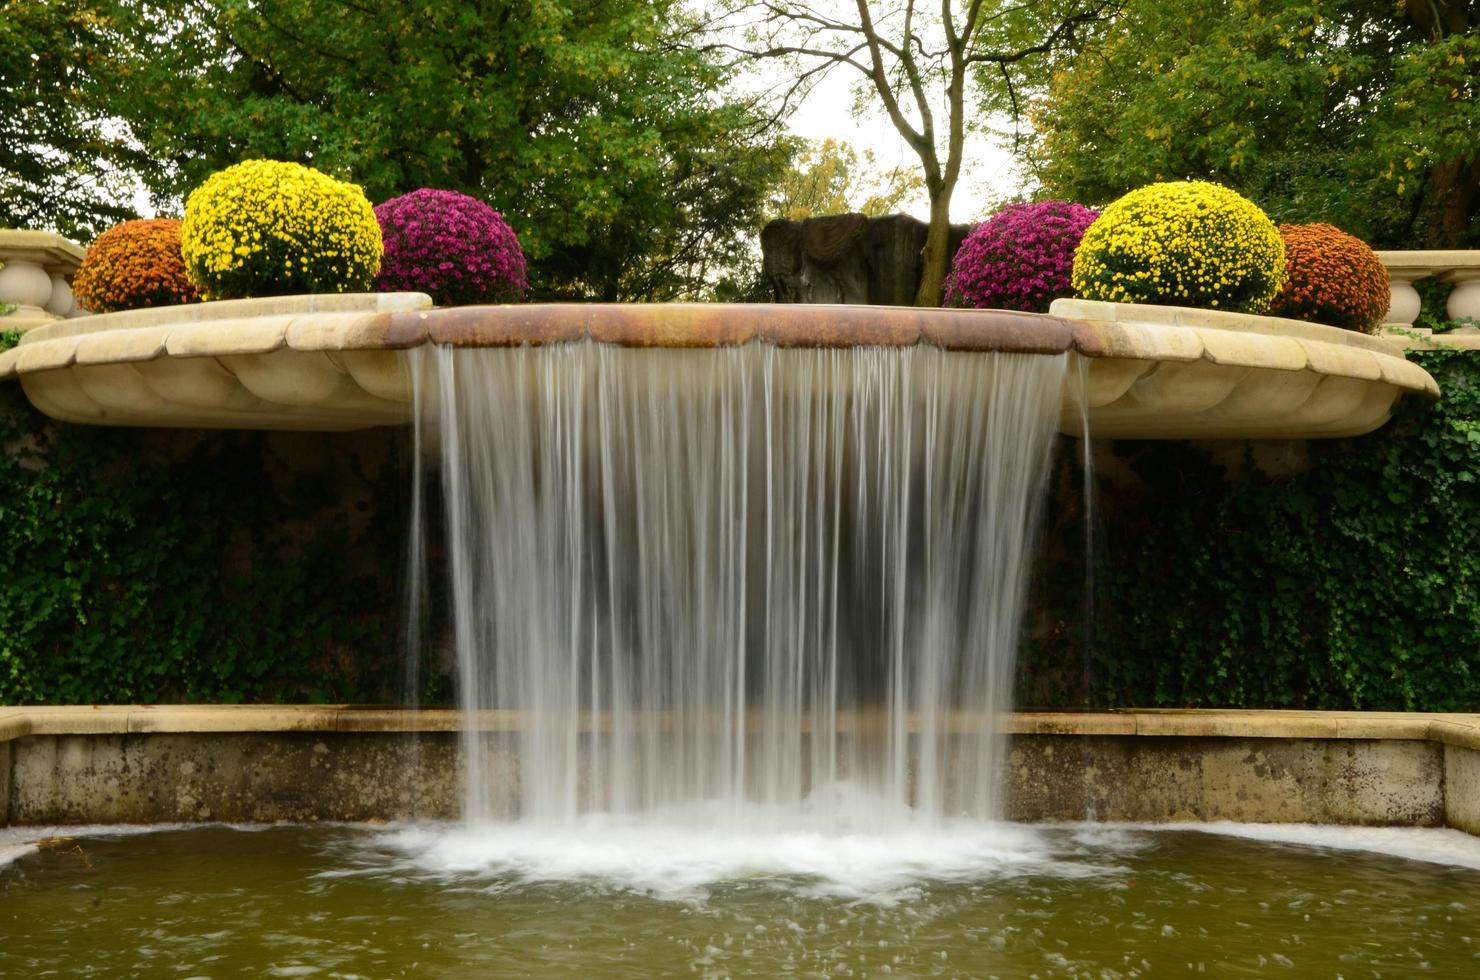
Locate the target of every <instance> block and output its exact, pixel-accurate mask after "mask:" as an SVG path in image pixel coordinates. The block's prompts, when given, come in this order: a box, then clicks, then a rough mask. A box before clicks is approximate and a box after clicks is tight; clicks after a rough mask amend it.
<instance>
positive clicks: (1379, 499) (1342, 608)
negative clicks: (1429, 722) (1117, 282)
mask: <svg viewBox="0 0 1480 980" xmlns="http://www.w3.org/2000/svg"><path fill="white" fill-rule="evenodd" d="M1416 359H1417V360H1418V361H1419V362H1420V363H1421V364H1422V365H1423V366H1424V367H1425V368H1427V369H1428V370H1429V371H1430V373H1432V374H1433V375H1434V377H1435V378H1436V379H1438V381H1439V384H1440V387H1441V388H1442V391H1443V398H1442V400H1441V401H1440V402H1439V403H1438V404H1436V405H1432V406H1430V405H1427V404H1423V403H1421V402H1419V401H1418V400H1416V399H1405V400H1404V401H1403V402H1402V403H1401V404H1400V405H1399V406H1398V407H1397V410H1396V412H1395V416H1394V419H1393V420H1392V421H1391V422H1390V423H1388V424H1387V425H1386V426H1385V427H1384V428H1382V429H1381V430H1379V431H1378V432H1376V433H1373V434H1371V435H1367V436H1363V437H1360V438H1357V439H1347V440H1335V441H1313V442H1311V443H1309V446H1308V451H1309V460H1308V467H1306V468H1305V469H1304V470H1303V471H1302V472H1299V473H1297V474H1295V475H1293V476H1289V475H1286V476H1270V475H1267V474H1264V473H1261V472H1260V470H1259V468H1258V467H1257V466H1255V465H1246V466H1239V467H1237V468H1238V469H1239V470H1240V472H1239V473H1237V474H1232V475H1231V474H1230V473H1229V472H1228V467H1227V466H1226V465H1225V464H1226V462H1227V455H1226V450H1225V453H1224V454H1223V455H1222V456H1216V455H1214V454H1213V453H1211V452H1210V451H1209V447H1199V446H1195V445H1192V444H1188V443H1172V442H1164V443H1153V442H1142V443H1136V442H1123V443H1117V444H1115V445H1114V447H1113V456H1112V459H1113V463H1114V468H1115V469H1116V470H1117V471H1118V472H1119V473H1120V475H1121V477H1122V479H1121V480H1120V483H1121V486H1119V487H1117V486H1116V485H1114V484H1115V482H1116V481H1114V480H1110V479H1105V480H1100V481H1098V484H1099V487H1100V490H1101V499H1102V501H1103V506H1102V507H1101V508H1100V511H1099V519H1098V520H1097V521H1096V522H1095V529H1096V534H1095V535H1094V537H1093V541H1094V552H1095V557H1094V561H1093V568H1092V575H1090V576H1088V577H1086V576H1085V574H1084V564H1083V560H1082V554H1081V553H1079V552H1078V551H1077V550H1074V549H1066V548H1064V547H1059V548H1058V549H1057V551H1056V553H1055V552H1050V558H1049V561H1048V563H1047V564H1046V565H1045V567H1044V568H1043V569H1042V571H1041V574H1040V576H1039V583H1038V587H1037V589H1036V592H1037V599H1036V602H1037V604H1038V608H1037V613H1038V617H1037V620H1036V623H1037V627H1036V630H1035V632H1034V635H1033V636H1032V637H1031V638H1030V640H1029V642H1028V643H1027V644H1026V648H1025V653H1024V657H1023V664H1022V667H1023V669H1022V671H1020V693H1021V696H1022V698H1023V699H1024V700H1026V701H1028V702H1030V703H1036V704H1046V705H1093V706H1148V707H1149V706H1194V707H1250V708H1264V707H1295V708H1333V709H1334V708H1368V709H1393V710H1422V711H1473V710H1475V709H1476V708H1477V707H1480V355H1476V354H1475V353H1472V352H1452V351H1438V352H1430V353H1423V354H1418V355H1416ZM1253 452H1254V449H1253V447H1252V446H1250V447H1248V449H1247V450H1246V453H1247V454H1249V455H1252V453H1253ZM1076 461H1077V454H1076V453H1074V452H1072V451H1066V452H1064V453H1061V455H1060V466H1059V471H1058V476H1057V480H1058V481H1059V488H1058V492H1057V493H1056V496H1055V499H1056V500H1060V501H1063V500H1077V496H1076V495H1077V486H1078V481H1079V480H1081V479H1082V473H1081V472H1080V471H1079V470H1078V469H1077V467H1076ZM1127 474H1131V475H1133V476H1132V477H1131V478H1130V479H1125V478H1124V477H1125V476H1126V475H1127ZM1050 537H1051V538H1057V539H1059V540H1061V541H1064V540H1067V541H1082V540H1083V513H1082V511H1079V510H1077V508H1076V507H1073V506H1070V507H1066V508H1063V509H1061V510H1060V520H1058V521H1057V522H1056V526H1055V527H1053V528H1052V529H1051V531H1050ZM1071 551H1074V553H1073V554H1071ZM1087 579H1088V581H1089V582H1090V583H1091V584H1090V585H1089V586H1088V593H1087V592H1086V580H1087ZM1086 610H1092V614H1091V615H1088V616H1087V615H1086Z"/></svg>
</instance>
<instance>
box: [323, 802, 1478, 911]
mask: <svg viewBox="0 0 1480 980" xmlns="http://www.w3.org/2000/svg"><path fill="white" fill-rule="evenodd" d="M755 816H756V819H755V821H754V827H755V829H754V830H752V831H748V832H747V831H738V832H737V831H735V830H733V829H729V828H726V829H723V830H720V829H718V828H717V826H715V827H711V826H706V824H705V822H704V821H703V819H702V817H703V812H702V807H690V808H685V809H683V810H674V811H669V812H664V813H645V814H640V815H633V816H625V817H623V816H613V815H611V814H593V815H590V816H588V817H586V818H584V819H583V820H582V821H581V823H580V824H579V825H578V826H576V827H564V826H562V827H557V828H551V827H548V826H540V825H535V824H532V823H529V822H518V821H515V822H510V823H504V824H490V825H485V826H482V827H479V828H476V829H474V828H469V827H468V826H466V825H463V824H442V825H435V824H415V825H406V826H400V827H395V828H392V829H390V830H388V831H387V832H385V833H383V834H380V835H377V837H376V838H374V839H373V841H372V842H371V846H372V848H373V849H374V850H375V851H377V852H378V854H377V855H376V856H369V855H367V854H365V853H364V852H361V854H360V855H359V856H358V860H359V861H360V862H362V863H361V864H360V866H359V867H357V868H353V869H345V870H343V871H336V872H328V874H329V875H331V876H337V875H341V874H343V875H354V874H376V873H380V872H382V871H384V870H386V868H385V864H384V861H385V854H386V852H387V851H389V852H390V853H391V854H393V855H394V857H393V858H392V863H393V865H394V866H395V867H396V868H397V870H401V871H407V870H410V871H415V872H418V873H422V874H430V875H433V876H436V877H439V878H442V879H444V880H446V881H448V882H449V883H452V882H455V883H457V884H458V885H459V886H463V887H475V888H476V887H490V888H502V887H507V886H509V885H510V884H531V883H574V884H589V885H595V886H597V887H606V888H615V889H619V890H630V891H635V892H639V893H642V894H647V895H651V896H653V897H655V898H660V899H667V900H686V899H702V898H703V897H704V896H705V895H707V893H708V891H709V890H710V889H711V888H713V887H715V886H717V885H722V884H726V883H750V884H757V883H759V884H769V885H772V886H774V887H776V888H777V889H785V890H792V891H797V892H800V893H803V894H809V895H817V896H825V897H831V898H839V899H843V900H850V901H862V902H868V903H875V904H883V905H890V904H894V903H896V902H898V901H900V900H903V899H908V898H910V897H911V896H912V895H915V894H917V893H918V888H919V887H920V886H922V885H928V884H936V883H972V882H980V881H992V880H1000V879H1002V878H1004V877H1020V876H1030V875H1031V876H1043V877H1053V878H1088V877H1101V876H1107V875H1109V876H1113V875H1117V874H1119V873H1121V872H1122V871H1124V870H1125V868H1124V865H1123V863H1122V862H1123V860H1124V859H1126V858H1128V857H1129V856H1131V855H1134V854H1136V853H1138V852H1140V851H1144V850H1146V849H1148V848H1152V847H1155V846H1156V844H1157V838H1158V836H1160V835H1164V834H1167V833H1186V832H1197V833H1204V834H1213V835H1221V836H1227V837H1237V838H1241V839H1246V840H1255V841H1262V842H1267V843H1274V844H1293V845H1299V846H1308V847H1316V848H1326V849H1330V850H1338V851H1361V852H1368V853H1373V854H1381V855H1385V856H1388V857H1393V858H1399V859H1403V860H1410V861H1422V862H1426V863H1430V864H1440V865H1448V866H1453V867H1461V868H1468V869H1473V870H1480V838H1476V837H1471V836H1469V835H1467V834H1464V833H1462V832H1460V831H1456V830H1444V829H1430V828H1407V827H1334V826H1314V825H1305V824H1236V823H1227V822H1222V823H1208V824H1190V823H1179V824H1137V823H1094V824H1089V823H1082V824H1054V825H1047V826H1030V825H1024V824H1012V823H993V822H986V821H980V820H954V821H953V820H946V821H919V822H917V823H914V824H910V823H908V822H905V823H901V824H898V825H896V826H894V827H893V828H890V829H886V830H866V831H860V832H848V831H836V832H829V831H827V830H820V829H807V828H806V827H805V825H804V824H800V823H798V824H797V826H796V827H795V828H794V829H789V830H788V829H784V827H782V826H781V825H780V822H779V820H778V817H779V816H780V815H779V814H777V813H775V812H774V811H768V810H767V809H766V808H762V807H756V814H755ZM480 882H482V885H480V884H479V883H480Z"/></svg>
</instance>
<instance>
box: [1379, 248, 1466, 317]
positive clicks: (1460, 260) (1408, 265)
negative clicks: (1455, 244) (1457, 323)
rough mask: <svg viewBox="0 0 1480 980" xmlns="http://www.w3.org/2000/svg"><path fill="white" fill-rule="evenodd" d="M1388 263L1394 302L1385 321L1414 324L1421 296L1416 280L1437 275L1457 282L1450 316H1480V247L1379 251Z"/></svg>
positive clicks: (1381, 257) (1437, 277)
mask: <svg viewBox="0 0 1480 980" xmlns="http://www.w3.org/2000/svg"><path fill="white" fill-rule="evenodd" d="M1377 257H1378V258H1379V259H1381V260H1382V264H1383V265H1385V266H1387V270H1388V282H1389V284H1390V285H1391V287H1392V291H1393V298H1392V305H1391V306H1389V307H1388V313H1387V316H1386V317H1385V318H1384V319H1383V323H1385V324H1387V325H1389V326H1400V327H1411V326H1412V325H1413V321H1414V320H1416V319H1418V310H1419V296H1418V290H1416V289H1414V288H1413V284H1414V283H1416V282H1418V281H1420V280H1422V279H1435V280H1438V281H1439V282H1450V283H1453V284H1454V291H1453V292H1452V293H1450V294H1449V303H1448V313H1449V319H1451V320H1480V250H1464V249H1451V250H1442V251H1427V252H1378V253H1377Z"/></svg>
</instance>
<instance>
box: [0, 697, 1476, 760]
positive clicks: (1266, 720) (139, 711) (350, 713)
mask: <svg viewBox="0 0 1480 980" xmlns="http://www.w3.org/2000/svg"><path fill="white" fill-rule="evenodd" d="M519 717H520V716H519V713H518V712H494V711H490V712H485V713H483V715H482V717H481V719H480V720H481V725H480V730H482V731H490V732H498V731H517V730H518V729H519ZM879 717H881V716H879V715H875V714H862V715H851V716H850V715H845V716H844V717H843V718H841V719H840V722H839V724H840V727H843V728H844V729H845V730H859V729H860V728H866V727H868V726H869V725H871V724H872V723H873V722H874V721H875V720H876V719H878V718H879ZM757 723H759V719H757ZM946 724H947V727H948V728H950V729H952V730H959V731H968V732H969V731H975V730H978V728H977V726H976V725H974V724H972V719H970V718H967V717H964V716H958V717H955V718H948V719H947V721H946ZM596 727H597V728H600V727H601V726H600V724H599V719H598V725H597V726H596ZM462 728H463V716H462V712H460V711H458V710H456V709H451V708H435V709H426V710H414V709H408V708H394V707H383V706H369V705H342V704H340V705H198V704H191V705H109V706H89V705H82V706H66V707H16V708H6V707H0V742H3V741H8V740H11V739H17V738H24V737H26V736H29V735H123V734H142V733H159V734H170V733H210V732H222V733H227V732H236V733H241V732H264V733H265V732H449V731H460V730H462ZM911 728H912V730H917V729H915V726H914V725H913V724H912V725H911ZM588 730H589V726H588ZM1000 730H1001V731H1003V732H1004V733H1007V734H1014V735H1067V736H1074V735H1136V736H1148V737H1159V736H1166V737H1184V738H1185V737H1205V738H1281V739H1395V740H1400V741H1428V742H1441V743H1444V744H1446V745H1455V746H1459V747H1461V748H1468V749H1476V750H1480V714H1421V713H1416V712H1383V711H1294V710H1253V709H1251V710H1228V709H1199V708H1186V709H1148V710H1136V709H1124V710H1115V711H1089V710H1086V711H1033V710H1023V711H1014V712H1011V713H1009V714H1008V715H1007V716H1006V717H1005V718H1004V719H1003V723H1002V725H1001V726H1000Z"/></svg>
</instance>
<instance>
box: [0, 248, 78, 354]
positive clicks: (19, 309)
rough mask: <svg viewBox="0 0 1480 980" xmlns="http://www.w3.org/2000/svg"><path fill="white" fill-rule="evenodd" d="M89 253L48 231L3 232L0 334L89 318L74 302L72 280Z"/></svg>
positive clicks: (0, 271)
mask: <svg viewBox="0 0 1480 980" xmlns="http://www.w3.org/2000/svg"><path fill="white" fill-rule="evenodd" d="M85 251H86V250H85V249H84V248H83V247H82V246H81V245H78V244H77V243H76V242H72V241H68V240H67V239H65V238H63V237H62V236H61V235H57V234H53V233H52V232H49V231H17V230H15V229H11V228H0V306H13V307H15V309H14V311H12V312H11V313H10V314H9V315H7V316H4V317H0V330H21V331H25V330H30V329H31V328H32V327H39V326H42V325H43V324H47V323H53V322H55V321H57V320H61V319H64V318H66V317H75V316H82V315H84V314H86V313H87V310H84V309H83V308H82V307H80V306H78V305H77V303H76V301H75V300H74V299H73V298H72V286H71V284H70V283H71V279H72V275H73V274H74V273H75V272H76V271H77V267H78V266H79V265H81V264H82V256H83V255H84V253H85Z"/></svg>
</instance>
